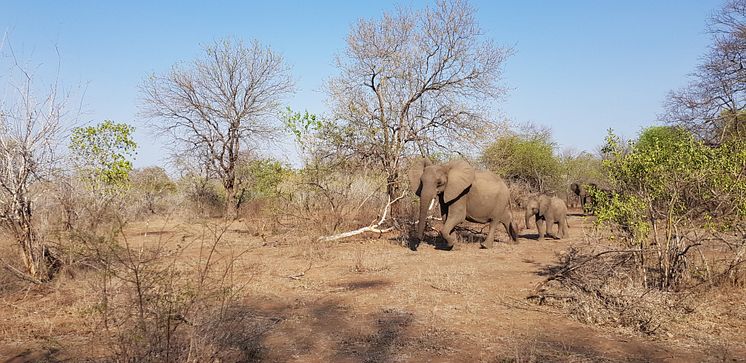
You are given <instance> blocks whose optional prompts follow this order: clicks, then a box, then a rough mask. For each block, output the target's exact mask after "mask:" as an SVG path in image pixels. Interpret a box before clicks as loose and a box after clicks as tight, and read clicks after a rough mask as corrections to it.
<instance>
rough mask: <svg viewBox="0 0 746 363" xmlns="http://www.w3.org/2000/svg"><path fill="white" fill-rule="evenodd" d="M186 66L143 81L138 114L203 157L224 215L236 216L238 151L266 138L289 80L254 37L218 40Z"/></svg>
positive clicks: (289, 87) (275, 57)
mask: <svg viewBox="0 0 746 363" xmlns="http://www.w3.org/2000/svg"><path fill="white" fill-rule="evenodd" d="M204 51H205V53H204V55H203V57H202V58H199V59H197V60H195V61H194V62H192V63H191V64H189V65H182V64H177V65H175V66H174V67H173V68H172V69H171V71H170V72H168V73H166V74H165V75H152V76H151V77H149V78H148V79H147V80H145V82H144V83H143V85H142V87H141V89H142V93H143V95H144V105H143V108H142V114H143V115H144V116H145V117H148V118H149V119H151V121H152V124H153V125H154V127H155V129H156V130H158V131H159V132H160V133H164V134H168V135H170V136H171V137H172V138H173V139H174V140H175V141H176V143H177V146H178V147H179V148H180V149H181V150H182V151H184V152H188V153H198V154H200V155H207V156H208V160H209V163H210V164H209V165H210V167H211V168H212V169H213V171H214V172H215V173H216V174H217V175H218V176H219V177H220V179H221V181H222V184H223V187H224V188H225V191H226V215H227V216H228V217H229V218H232V217H235V216H236V212H237V211H236V205H237V195H236V191H237V189H238V186H237V185H236V183H237V180H236V165H237V161H238V156H239V155H240V152H241V151H242V150H243V149H245V148H251V147H254V146H256V145H257V143H258V142H260V141H262V140H266V139H267V138H270V137H271V136H272V135H273V133H274V131H275V130H276V128H275V127H274V126H273V123H272V122H271V121H272V119H273V118H274V117H275V116H276V115H277V112H278V107H279V105H280V99H281V97H283V96H285V95H287V94H288V93H290V92H291V91H292V89H293V83H292V80H291V77H290V74H289V70H288V68H287V67H286V66H285V64H284V62H283V59H282V57H281V56H280V55H279V54H278V53H276V52H274V51H273V50H271V49H270V48H268V47H264V46H262V45H261V44H259V43H258V42H256V41H254V42H252V43H251V45H250V46H246V45H244V43H242V42H241V41H233V40H229V39H225V40H220V41H217V42H215V43H213V44H212V45H209V46H207V47H205V49H204Z"/></svg>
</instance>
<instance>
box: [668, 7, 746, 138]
mask: <svg viewBox="0 0 746 363" xmlns="http://www.w3.org/2000/svg"><path fill="white" fill-rule="evenodd" d="M708 31H709V33H710V34H711V35H712V44H711V45H710V49H709V50H708V52H707V54H706V55H705V56H704V58H703V62H702V64H700V65H699V66H698V67H697V69H696V70H695V72H694V73H692V74H691V81H690V83H689V84H688V85H687V86H686V87H684V88H682V89H679V90H676V91H673V92H671V93H670V94H669V96H668V99H667V101H666V114H665V116H664V118H665V119H666V120H667V121H669V122H671V123H673V124H677V125H681V126H684V127H685V128H687V129H688V130H690V131H691V132H693V133H694V134H695V135H697V136H698V137H699V138H701V139H703V140H705V141H706V142H708V143H710V144H712V145H718V144H721V143H723V142H724V141H727V140H729V139H734V138H736V139H741V140H743V139H746V113H745V112H744V109H745V108H746V0H729V1H728V2H727V3H726V4H725V5H724V6H723V8H722V9H721V10H720V11H718V12H716V13H715V14H714V15H713V16H712V17H711V18H710V21H709V24H708Z"/></svg>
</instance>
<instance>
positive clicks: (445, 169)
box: [408, 158, 518, 249]
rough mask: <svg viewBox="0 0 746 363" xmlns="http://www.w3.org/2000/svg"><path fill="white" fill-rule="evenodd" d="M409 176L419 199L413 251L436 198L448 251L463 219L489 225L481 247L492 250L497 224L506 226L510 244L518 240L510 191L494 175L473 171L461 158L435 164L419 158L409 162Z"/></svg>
mask: <svg viewBox="0 0 746 363" xmlns="http://www.w3.org/2000/svg"><path fill="white" fill-rule="evenodd" d="M408 177H409V182H410V183H409V185H410V188H411V189H412V192H414V193H415V194H416V195H417V196H418V197H420V206H419V222H418V224H417V243H416V244H414V245H412V249H416V248H417V244H419V241H422V239H423V236H424V232H425V224H426V223H427V212H428V210H429V207H430V203H431V202H432V200H433V198H435V196H436V195H437V196H438V201H439V202H440V212H441V215H442V217H443V229H442V230H441V231H440V232H441V234H442V235H443V238H445V240H446V242H447V244H448V249H453V247H454V246H455V244H456V234H455V233H454V232H453V230H454V228H455V227H456V226H457V225H458V224H459V223H461V222H463V221H465V220H466V221H469V222H474V223H482V224H487V223H489V232H488V233H487V238H486V239H485V240H484V242H483V243H482V247H484V248H491V247H492V244H493V239H494V234H495V227H497V225H498V223H502V225H503V226H505V229H506V231H507V232H508V234H509V235H510V239H511V240H512V241H513V242H515V241H516V240H517V238H518V237H517V233H516V229H515V226H514V224H513V221H512V217H513V215H512V213H511V211H510V191H509V190H508V186H507V185H506V184H505V182H504V181H503V180H502V179H501V178H500V177H498V176H497V175H495V174H494V173H492V172H490V171H486V170H476V169H474V167H472V166H471V164H469V163H468V162H467V161H466V160H462V159H457V160H453V161H450V162H447V163H444V164H439V165H436V164H433V163H432V162H431V161H430V160H429V159H426V158H422V159H418V160H415V161H413V162H412V163H411V165H410V168H409V171H408Z"/></svg>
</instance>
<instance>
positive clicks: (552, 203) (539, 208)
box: [526, 195, 569, 240]
mask: <svg viewBox="0 0 746 363" xmlns="http://www.w3.org/2000/svg"><path fill="white" fill-rule="evenodd" d="M532 216H533V217H535V222H536V229H537V230H538V231H539V239H540V240H541V239H544V233H545V232H546V233H547V234H552V235H554V234H553V233H552V229H554V224H555V223H556V224H557V225H558V226H557V234H556V235H554V236H556V237H557V238H560V239H561V238H562V237H564V236H567V228H569V224H568V223H567V205H565V201H563V200H562V199H560V198H557V197H550V196H548V195H540V196H538V197H534V198H530V199H529V200H528V201H527V202H526V228H529V227H528V226H529V220H530V219H531V217H532Z"/></svg>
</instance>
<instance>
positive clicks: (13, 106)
mask: <svg viewBox="0 0 746 363" xmlns="http://www.w3.org/2000/svg"><path fill="white" fill-rule="evenodd" d="M8 49H9V50H10V55H11V57H10V58H11V59H12V61H13V64H12V65H11V71H10V72H8V73H6V76H8V77H9V78H8V79H7V80H6V81H7V83H6V82H4V83H5V84H4V87H7V88H8V91H9V92H8V93H7V94H8V95H9V97H7V98H6V99H2V100H0V226H2V228H3V229H5V230H6V231H8V232H9V234H10V235H11V236H12V237H13V238H14V239H15V240H16V242H17V243H18V245H19V247H20V255H21V261H22V263H23V268H24V269H25V271H20V270H18V269H16V268H15V267H13V266H12V265H11V264H9V263H6V262H5V261H3V264H4V265H5V266H4V267H5V268H6V269H8V270H10V271H11V272H13V273H15V274H16V275H18V276H19V277H22V278H24V279H26V280H29V281H33V282H36V283H39V282H43V281H46V280H48V279H50V278H51V277H53V275H54V273H55V272H56V270H57V269H58V267H59V265H58V264H59V260H58V259H57V258H56V257H54V255H53V253H52V251H50V250H49V248H48V247H47V246H46V244H45V243H44V242H43V241H42V239H41V237H40V236H39V235H38V233H37V231H36V230H35V228H34V221H33V213H34V209H33V207H34V200H35V198H36V197H38V195H39V189H40V188H39V183H40V182H42V181H45V180H48V178H49V177H50V176H51V174H52V171H53V167H54V165H55V163H56V161H57V159H56V158H55V152H54V151H55V147H56V144H57V141H58V136H59V134H60V132H61V129H62V128H61V119H62V118H63V116H64V110H65V103H66V100H67V98H68V97H67V96H66V95H63V94H62V93H61V92H59V90H58V87H57V82H54V83H53V84H52V85H51V86H50V87H49V88H48V89H46V90H44V91H40V92H37V89H36V88H35V87H34V82H33V81H34V78H33V75H32V74H31V73H29V71H27V68H26V67H24V66H22V65H21V64H19V62H18V61H17V58H16V56H15V54H14V53H13V49H12V47H10V46H8Z"/></svg>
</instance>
